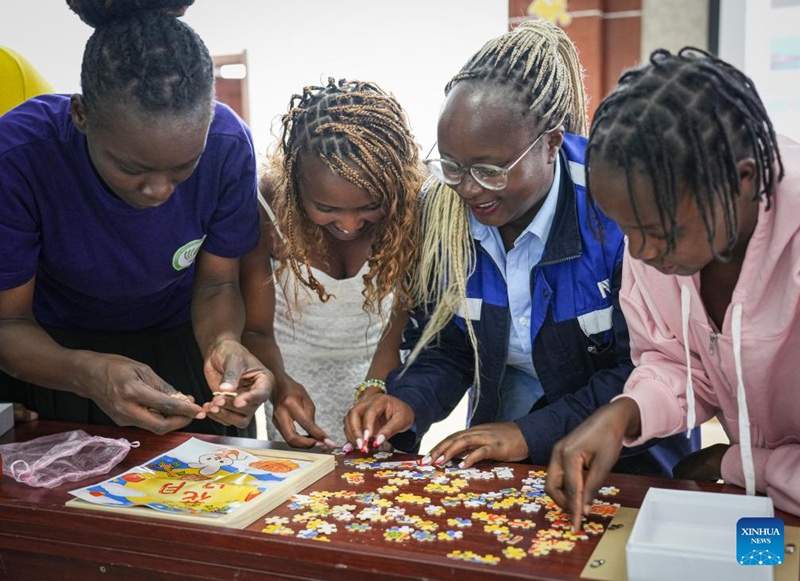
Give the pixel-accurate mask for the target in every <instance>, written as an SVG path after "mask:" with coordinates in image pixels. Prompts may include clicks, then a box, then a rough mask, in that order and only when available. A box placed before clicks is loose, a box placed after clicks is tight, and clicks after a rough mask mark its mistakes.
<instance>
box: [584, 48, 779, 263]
mask: <svg viewBox="0 0 800 581" xmlns="http://www.w3.org/2000/svg"><path fill="white" fill-rule="evenodd" d="M744 157H752V158H753V159H754V160H755V163H756V168H757V169H756V189H755V197H754V199H762V198H763V199H766V202H767V209H769V207H770V198H771V196H772V193H773V191H774V189H775V187H776V185H777V183H778V182H779V181H780V180H781V179H782V178H783V163H782V162H781V158H780V152H779V150H778V144H777V140H776V136H775V130H774V129H773V127H772V123H771V121H770V119H769V117H768V116H767V112H766V110H765V108H764V104H763V103H762V102H761V98H760V97H759V95H758V92H757V91H756V88H755V86H754V85H753V82H752V81H751V80H750V79H749V78H748V77H747V76H746V75H745V74H743V73H742V72H741V71H739V70H738V69H736V68H735V67H733V66H732V65H730V64H728V63H726V62H724V61H722V60H720V59H718V58H716V57H714V56H712V55H710V54H708V53H706V52H704V51H702V50H700V49H696V48H693V47H685V48H683V49H681V50H680V51H679V52H678V53H677V54H674V55H673V54H671V53H670V52H669V51H667V50H664V49H659V50H656V51H654V52H653V53H652V55H651V56H650V62H649V64H647V65H646V66H644V67H641V68H638V69H634V70H631V71H628V72H626V73H625V74H623V75H622V77H620V80H619V84H618V86H617V88H616V90H615V91H614V92H613V93H611V95H609V96H608V97H606V99H605V100H604V101H603V102H602V103H601V104H600V106H599V108H598V109H597V112H596V113H595V117H594V121H593V123H592V130H591V134H590V136H589V145H588V147H587V150H586V172H587V184H589V183H590V180H589V179H588V177H589V175H590V172H591V168H592V165H593V164H594V163H599V160H602V162H603V163H612V164H614V165H616V166H617V167H619V168H621V169H623V170H624V171H625V174H626V176H627V180H628V199H629V201H630V204H631V207H632V209H633V211H634V214H635V216H636V219H637V222H638V223H639V224H641V221H639V212H638V211H637V207H636V203H635V200H634V198H633V192H632V187H631V179H632V175H633V174H634V173H636V172H643V173H645V174H646V175H647V177H648V179H650V180H651V181H652V184H653V190H654V192H655V198H656V204H657V207H658V213H659V218H660V221H661V227H662V229H663V231H664V233H665V236H666V245H667V249H666V252H670V251H672V250H674V249H675V243H676V235H677V232H676V229H677V219H676V213H677V207H678V204H679V202H680V196H679V193H680V191H679V188H678V186H681V185H684V186H687V187H688V191H690V192H692V194H693V195H694V197H695V202H696V203H697V207H698V210H699V212H700V215H701V217H702V219H703V222H704V224H705V227H706V232H707V234H708V241H709V244H710V246H711V248H712V250H713V249H714V244H713V240H714V238H715V236H716V230H717V228H716V223H715V221H714V209H715V208H716V207H717V206H719V207H721V208H722V211H723V215H724V227H725V237H726V241H727V248H726V249H725V250H724V251H723V252H722V253H721V255H719V254H717V251H716V250H714V254H715V257H716V258H718V259H722V260H724V259H725V257H724V255H725V254H726V253H727V251H730V250H731V249H732V248H733V247H734V245H735V244H736V241H737V237H738V217H737V211H736V199H737V198H738V197H739V196H740V194H741V192H740V181H739V174H738V171H737V168H736V163H737V162H738V161H739V160H740V159H742V158H744ZM587 191H588V192H589V195H590V196H591V190H590V189H589V188H588V185H587ZM643 243H644V240H643Z"/></svg>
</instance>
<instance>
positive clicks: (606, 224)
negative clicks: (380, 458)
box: [387, 134, 699, 476]
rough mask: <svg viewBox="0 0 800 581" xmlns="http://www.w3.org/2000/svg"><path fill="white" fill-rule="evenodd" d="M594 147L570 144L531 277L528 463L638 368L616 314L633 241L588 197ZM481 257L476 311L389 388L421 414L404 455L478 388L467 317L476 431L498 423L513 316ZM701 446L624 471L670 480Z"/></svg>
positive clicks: (642, 456) (546, 454)
mask: <svg viewBox="0 0 800 581" xmlns="http://www.w3.org/2000/svg"><path fill="white" fill-rule="evenodd" d="M585 148H586V139H585V138H582V137H578V136H575V135H569V134H567V135H565V137H564V143H563V145H562V148H561V153H560V158H561V163H562V172H561V183H560V185H559V197H558V204H557V207H556V211H555V216H554V219H553V225H552V227H551V229H550V235H549V237H548V239H547V241H546V243H545V249H544V254H543V255H542V258H541V260H540V262H539V263H538V264H537V265H536V266H535V267H534V268H533V269H532V270H531V273H530V291H531V297H532V311H531V321H530V322H531V325H530V333H531V337H530V338H531V342H532V343H533V364H534V368H535V369H536V373H537V375H538V376H539V380H540V381H541V384H542V387H543V389H544V396H543V397H542V398H541V399H540V400H539V401H538V402H537V403H536V404H535V405H534V407H533V409H532V410H531V411H530V413H529V414H528V415H526V416H523V417H521V418H519V419H517V420H516V423H517V425H518V426H519V428H520V430H521V431H522V433H523V436H524V437H525V440H526V442H527V444H528V450H529V453H530V461H531V462H532V463H533V464H539V465H547V464H548V463H549V461H550V454H551V452H552V449H553V446H554V445H555V444H556V442H558V441H559V440H560V439H561V438H563V437H564V436H566V435H567V434H568V433H569V432H570V431H572V430H573V429H574V428H575V427H577V426H578V424H580V423H581V422H582V421H583V420H585V419H586V418H588V417H589V416H590V415H591V414H592V412H594V411H595V410H596V409H597V408H599V407H600V406H602V405H603V404H606V403H608V402H609V401H610V400H611V399H612V398H613V397H615V396H617V395H619V394H620V393H622V389H623V386H624V385H625V381H626V379H627V378H628V375H629V374H630V373H631V371H632V369H633V364H632V363H631V360H630V350H629V344H628V329H627V325H626V324H625V319H624V317H623V315H622V311H621V310H620V305H619V289H620V283H621V275H622V258H623V252H624V238H623V234H622V232H621V231H620V230H619V228H618V227H617V226H616V225H615V224H614V223H613V222H612V221H611V220H609V219H608V218H606V217H605V216H604V215H603V214H602V213H601V212H600V210H599V208H597V207H596V206H592V203H591V202H590V200H589V199H588V198H587V196H586V191H585V173H584V165H583V154H584V150H585ZM598 226H600V227H598ZM475 246H476V264H475V269H474V272H473V274H472V275H471V277H470V278H469V280H468V282H467V309H466V310H467V312H466V313H461V312H460V313H459V314H458V315H457V316H455V317H454V318H453V320H452V321H450V323H448V325H447V326H446V327H445V328H444V329H443V330H442V332H441V334H440V336H439V338H438V340H437V339H434V340H433V341H432V342H431V344H430V345H429V346H428V347H427V348H426V349H424V350H423V351H422V352H421V353H420V355H419V357H418V358H417V360H416V361H415V362H414V363H413V364H412V365H411V366H409V367H408V368H407V369H406V370H405V372H404V373H402V374H401V373H399V372H400V371H401V369H397V370H395V371H393V372H392V373H391V374H390V375H389V377H388V378H387V387H388V391H389V393H390V394H391V395H393V396H395V397H398V398H399V399H401V400H403V401H404V402H406V403H407V404H409V405H410V406H411V408H412V409H413V410H414V413H415V423H414V427H413V428H412V429H411V430H409V431H407V432H404V433H402V434H398V435H396V436H395V437H394V438H392V444H393V445H394V446H395V447H397V448H399V449H401V450H407V451H413V450H416V449H417V448H418V447H419V443H420V440H421V438H422V436H423V435H424V434H425V433H426V432H427V431H428V429H429V428H430V426H431V424H433V423H435V422H438V421H441V420H443V419H444V418H446V417H447V416H448V415H449V414H450V412H451V411H452V410H453V409H454V408H455V406H456V405H458V403H459V402H460V401H461V399H462V398H463V396H464V394H465V393H466V392H467V391H468V390H469V389H470V388H471V387H472V383H473V377H474V352H473V349H472V345H471V344H470V341H469V338H468V336H467V333H466V327H465V323H464V317H466V316H468V317H470V319H471V320H472V325H473V327H474V329H475V333H476V336H477V338H478V350H479V360H480V389H479V390H478V402H477V406H476V407H475V412H474V415H473V416H472V418H471V421H470V424H471V425H476V424H483V423H492V422H495V421H496V418H497V413H498V410H499V409H500V385H501V382H502V379H503V373H504V371H505V368H506V360H507V356H508V340H509V333H510V328H511V311H510V309H509V304H508V289H507V286H506V282H505V279H504V278H503V274H502V273H501V272H500V270H499V268H498V267H497V265H496V264H495V263H494V260H493V259H492V258H491V257H490V256H489V254H488V253H487V252H486V251H485V250H483V248H482V247H481V246H480V244H478V243H477V241H476V243H475ZM428 312H429V311H428ZM424 322H425V315H424V312H423V310H422V309H420V311H418V312H417V313H415V314H414V316H412V320H411V322H410V324H409V327H408V328H407V329H406V332H405V334H404V345H403V348H405V349H409V348H412V347H413V345H414V344H415V343H416V340H417V339H418V338H419V336H420V331H421V327H422V326H423V325H424ZM471 393H472V394H473V395H474V393H475V390H472V391H471ZM473 403H474V402H473V401H471V402H470V408H472V404H473ZM698 447H699V433H697V434H695V435H694V436H693V437H692V439H687V438H686V436H685V435H684V434H678V435H676V436H671V437H670V438H665V439H662V440H654V441H653V442H650V443H648V444H647V445H645V446H640V447H638V448H630V449H624V450H623V451H622V452H623V453H622V458H621V460H620V461H619V464H618V465H617V466H616V467H615V470H616V471H624V472H633V473H642V474H652V475H668V476H669V475H671V471H672V467H673V466H674V464H675V463H676V462H677V461H678V460H679V459H680V458H681V457H683V456H684V455H686V454H687V453H689V452H691V451H693V450H696V449H697V448H698Z"/></svg>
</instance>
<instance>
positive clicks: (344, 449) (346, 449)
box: [342, 442, 353, 454]
mask: <svg viewBox="0 0 800 581" xmlns="http://www.w3.org/2000/svg"><path fill="white" fill-rule="evenodd" d="M352 451H353V444H351V443H350V442H347V443H346V444H345V445H344V446H342V452H344V453H345V454H349V453H350V452H352Z"/></svg>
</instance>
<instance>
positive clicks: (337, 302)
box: [266, 260, 392, 446]
mask: <svg viewBox="0 0 800 581" xmlns="http://www.w3.org/2000/svg"><path fill="white" fill-rule="evenodd" d="M272 266H273V269H277V267H278V263H277V261H274V260H273V265H272ZM367 269H368V265H367V263H364V266H362V267H361V270H360V271H359V272H358V274H356V275H355V276H354V277H352V278H347V279H343V280H337V279H334V278H331V277H330V276H328V275H327V274H325V273H324V272H322V271H320V270H317V269H314V276H315V277H316V278H317V279H318V280H319V281H320V282H321V283H322V285H323V286H324V287H325V291H326V292H327V293H329V294H330V295H332V296H331V298H330V299H329V300H328V302H326V303H323V302H322V301H320V300H319V297H318V296H317V293H316V292H313V291H310V290H309V289H307V288H306V287H304V286H303V285H299V289H298V302H299V305H292V310H291V316H292V319H290V318H289V316H288V313H287V306H288V305H289V302H290V301H294V286H293V285H296V284H298V283H297V279H296V278H295V276H294V274H293V273H292V272H291V269H285V270H284V271H283V272H282V273H281V277H280V278H281V280H279V281H277V282H278V284H276V287H275V319H274V327H275V338H276V340H277V343H278V347H280V350H281V354H282V355H283V362H284V366H285V369H286V372H287V373H288V374H289V375H290V376H291V377H292V378H294V380H295V381H298V382H299V383H300V384H302V385H303V386H304V387H305V388H306V391H308V394H309V396H310V397H311V399H312V400H313V401H314V405H315V406H316V422H317V425H319V426H320V427H321V428H322V429H323V430H325V431H326V432H327V433H328V435H329V436H330V437H331V438H332V439H333V441H334V442H336V444H337V445H339V446H341V445H343V444H344V443H345V441H346V440H345V437H344V431H343V430H342V422H343V421H344V416H345V414H346V413H347V411H348V410H349V409H350V407H351V406H352V404H353V395H354V393H355V387H356V385H357V384H358V383H359V382H360V381H363V380H364V377H365V375H366V373H367V370H368V369H369V365H370V363H371V361H372V355H373V353H374V352H375V348H376V346H377V344H378V339H379V338H380V333H381V328H382V325H383V322H382V321H381V317H380V315H378V314H373V315H369V314H367V313H366V312H364V310H363V309H362V305H363V304H364V296H363V295H362V294H361V292H362V291H363V289H364V282H363V277H364V275H365V274H366V273H367ZM391 301H392V297H391V296H390V297H387V298H386V300H385V301H384V303H383V312H384V313H385V314H386V315H385V316H386V317H388V316H389V315H388V314H389V312H390V308H391V304H392V303H391ZM266 406H267V408H266V414H267V418H268V420H269V421H268V425H267V434H268V436H269V439H270V440H282V438H281V436H280V433H279V432H278V430H277V429H276V428H275V426H274V425H273V424H272V406H271V405H270V404H269V402H268V403H267V404H266ZM297 430H298V433H303V429H302V428H300V427H299V426H297Z"/></svg>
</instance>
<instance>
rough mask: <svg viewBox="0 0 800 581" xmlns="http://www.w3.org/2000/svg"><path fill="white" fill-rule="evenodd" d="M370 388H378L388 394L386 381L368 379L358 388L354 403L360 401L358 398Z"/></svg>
mask: <svg viewBox="0 0 800 581" xmlns="http://www.w3.org/2000/svg"><path fill="white" fill-rule="evenodd" d="M370 387H374V388H376V389H377V390H378V391H379V392H381V393H386V382H385V381H383V380H382V379H367V380H366V381H362V382H361V383H359V384H358V385H357V386H356V395H355V398H353V401H358V398H360V397H361V396H362V395H363V394H364V392H365V391H366V390H368V389H369V388H370Z"/></svg>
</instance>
